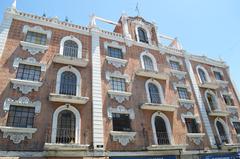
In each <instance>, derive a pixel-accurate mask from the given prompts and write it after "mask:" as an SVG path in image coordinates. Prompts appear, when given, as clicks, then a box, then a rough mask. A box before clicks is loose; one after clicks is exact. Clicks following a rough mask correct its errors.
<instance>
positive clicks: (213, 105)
mask: <svg viewBox="0 0 240 159" xmlns="http://www.w3.org/2000/svg"><path fill="white" fill-rule="evenodd" d="M206 98H207V101H208V104H209V106H210V108H211V110H216V109H218V106H217V101H216V97H215V96H214V95H213V94H211V93H209V92H207V93H206Z"/></svg>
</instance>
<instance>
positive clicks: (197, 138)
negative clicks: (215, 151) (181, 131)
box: [187, 133, 205, 145]
mask: <svg viewBox="0 0 240 159" xmlns="http://www.w3.org/2000/svg"><path fill="white" fill-rule="evenodd" d="M187 136H188V137H189V139H190V141H192V142H193V143H195V144H196V145H200V144H201V142H202V141H203V137H204V136H205V133H187Z"/></svg>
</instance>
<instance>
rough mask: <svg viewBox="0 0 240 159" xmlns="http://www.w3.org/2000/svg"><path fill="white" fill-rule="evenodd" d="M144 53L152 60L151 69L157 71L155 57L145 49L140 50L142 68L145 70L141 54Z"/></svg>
mask: <svg viewBox="0 0 240 159" xmlns="http://www.w3.org/2000/svg"><path fill="white" fill-rule="evenodd" d="M144 55H146V56H148V57H149V58H150V59H151V60H152V63H153V69H154V71H156V72H158V67H157V61H156V59H155V57H154V56H153V55H152V54H151V53H149V51H148V50H145V51H144V52H142V53H141V54H140V60H141V66H142V69H144V70H145V65H144V60H143V56H144Z"/></svg>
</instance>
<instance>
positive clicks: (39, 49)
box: [20, 41, 48, 55]
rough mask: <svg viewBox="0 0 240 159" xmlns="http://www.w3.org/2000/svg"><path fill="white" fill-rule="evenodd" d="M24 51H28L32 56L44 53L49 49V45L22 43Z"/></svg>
mask: <svg viewBox="0 0 240 159" xmlns="http://www.w3.org/2000/svg"><path fill="white" fill-rule="evenodd" d="M20 44H21V46H22V49H23V50H25V51H28V52H29V53H30V54H31V55H35V54H37V53H44V52H45V51H46V50H47V49H48V46H47V45H40V44H34V43H30V42H26V41H20Z"/></svg>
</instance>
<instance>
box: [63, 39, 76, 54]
mask: <svg viewBox="0 0 240 159" xmlns="http://www.w3.org/2000/svg"><path fill="white" fill-rule="evenodd" d="M63 55H64V56H69V57H76V58H77V57H78V44H77V43H76V42H75V41H72V40H67V41H65V42H64V49H63Z"/></svg>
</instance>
